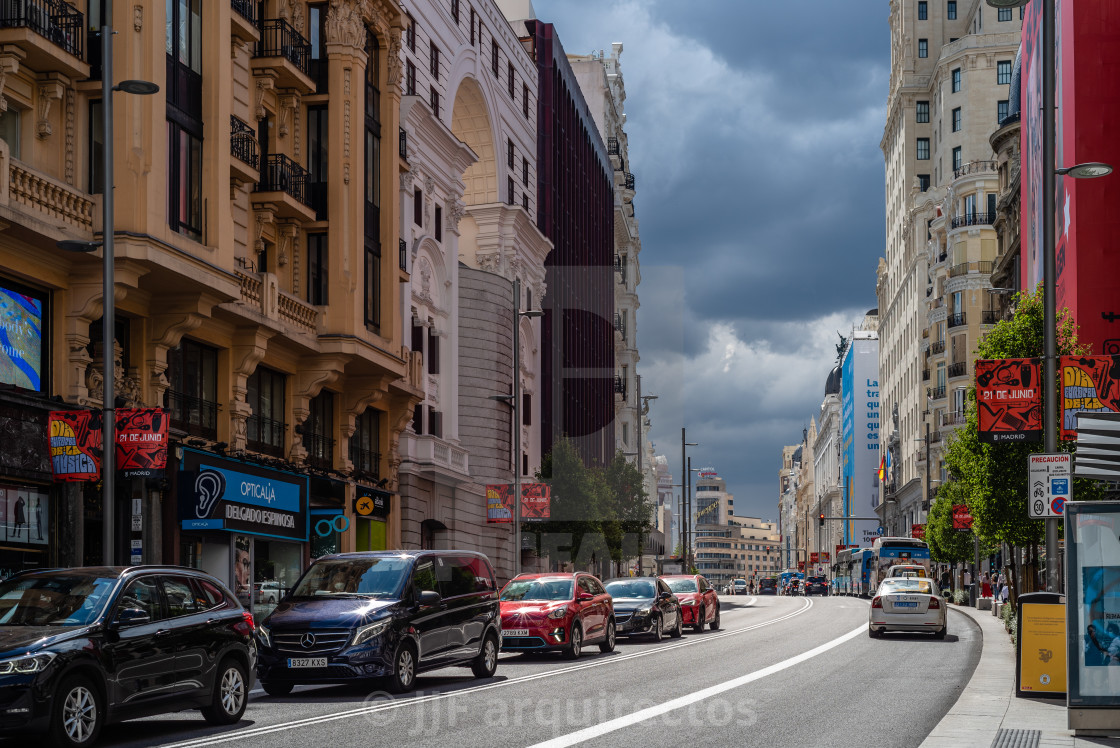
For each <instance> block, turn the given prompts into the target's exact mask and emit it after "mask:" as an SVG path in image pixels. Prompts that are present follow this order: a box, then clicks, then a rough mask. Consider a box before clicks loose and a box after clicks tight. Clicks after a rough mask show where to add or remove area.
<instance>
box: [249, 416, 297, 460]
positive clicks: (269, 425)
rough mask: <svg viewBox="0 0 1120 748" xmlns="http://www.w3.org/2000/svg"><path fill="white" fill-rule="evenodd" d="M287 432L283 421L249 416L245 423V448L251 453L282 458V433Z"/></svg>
mask: <svg viewBox="0 0 1120 748" xmlns="http://www.w3.org/2000/svg"><path fill="white" fill-rule="evenodd" d="M287 430H288V426H287V424H285V423H284V422H283V421H274V420H272V419H271V418H265V417H264V416H258V415H255V414H254V415H251V416H249V418H248V419H246V421H245V435H246V443H245V446H246V447H248V449H249V450H250V451H252V452H260V453H261V454H265V455H272V456H273V457H283V456H284V432H285V431H287Z"/></svg>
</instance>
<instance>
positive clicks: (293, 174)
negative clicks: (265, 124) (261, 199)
mask: <svg viewBox="0 0 1120 748" xmlns="http://www.w3.org/2000/svg"><path fill="white" fill-rule="evenodd" d="M308 180H309V177H308V174H307V169H304V168H303V167H302V166H300V165H299V164H297V163H296V162H295V161H293V160H291V159H290V158H288V157H287V156H285V155H284V154H283V153H273V154H271V155H269V157H268V160H267V161H266V162H265V163H264V164H263V169H262V171H261V181H260V182H259V183H258V184H257V192H273V191H279V192H283V193H286V194H288V195H291V196H292V197H294V198H295V199H296V200H298V201H299V202H301V203H303V204H304V205H306V206H307V207H309V208H310V207H311V198H310V196H309V195H308V190H307V184H308Z"/></svg>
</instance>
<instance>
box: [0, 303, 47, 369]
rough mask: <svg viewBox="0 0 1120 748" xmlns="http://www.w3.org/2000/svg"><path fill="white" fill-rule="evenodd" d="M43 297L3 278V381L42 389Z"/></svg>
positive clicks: (0, 321) (0, 310)
mask: <svg viewBox="0 0 1120 748" xmlns="http://www.w3.org/2000/svg"><path fill="white" fill-rule="evenodd" d="M43 298H44V297H42V296H41V295H39V294H34V293H29V292H28V291H26V290H25V289H23V288H21V287H19V286H16V285H15V284H9V283H6V282H3V281H0V384H7V385H14V386H16V387H22V388H23V389H25V390H36V391H38V390H40V389H42V373H43V354H44V350H45V349H44V347H43Z"/></svg>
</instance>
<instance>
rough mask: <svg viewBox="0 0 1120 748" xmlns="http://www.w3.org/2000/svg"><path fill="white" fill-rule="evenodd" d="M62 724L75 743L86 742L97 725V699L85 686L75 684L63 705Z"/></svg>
mask: <svg viewBox="0 0 1120 748" xmlns="http://www.w3.org/2000/svg"><path fill="white" fill-rule="evenodd" d="M62 726H63V729H64V730H65V731H66V736H67V737H68V738H70V740H72V741H73V742H74V743H76V744H77V743H84V742H85V741H87V740H89V739H90V737H91V736H92V735H93V731H94V729H95V728H96V727H97V701H96V700H95V699H94V697H93V694H92V693H91V692H90V690H89V689H88V688H86V687H85V686H75V687H74V688H72V689H70V693H68V694H66V701H65V702H64V703H63V705H62Z"/></svg>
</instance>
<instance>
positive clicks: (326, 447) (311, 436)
mask: <svg viewBox="0 0 1120 748" xmlns="http://www.w3.org/2000/svg"><path fill="white" fill-rule="evenodd" d="M302 438H303V448H304V449H306V450H307V464H308V465H310V466H311V467H313V468H318V469H319V470H333V469H334V439H332V438H330V437H329V436H327V435H325V434H316V433H314V432H312V431H304V432H303V437H302Z"/></svg>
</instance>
